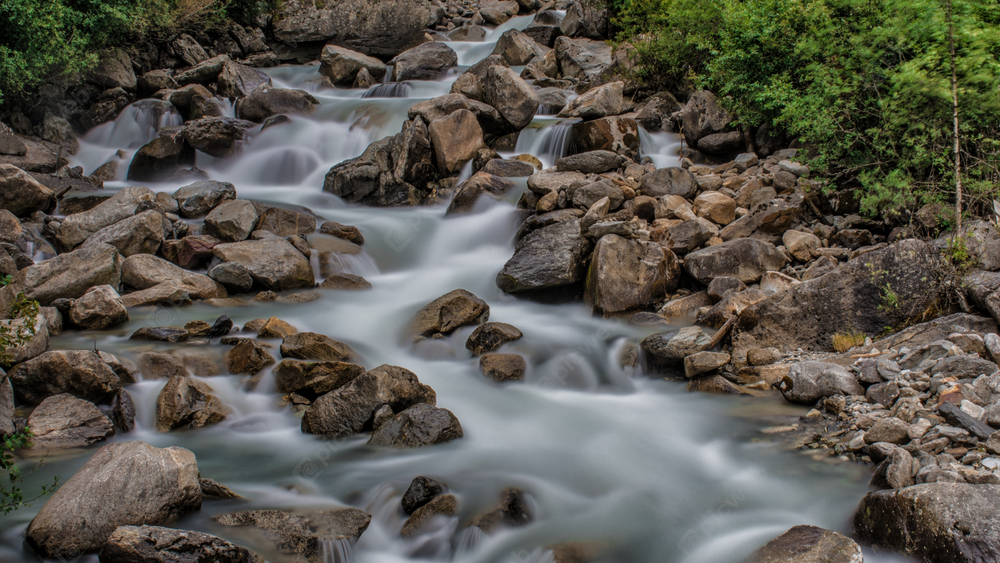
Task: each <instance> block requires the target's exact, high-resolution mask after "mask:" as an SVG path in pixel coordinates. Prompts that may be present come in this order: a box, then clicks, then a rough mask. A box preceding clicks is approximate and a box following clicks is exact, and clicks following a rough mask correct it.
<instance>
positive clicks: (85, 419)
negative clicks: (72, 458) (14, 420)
mask: <svg viewBox="0 0 1000 563" xmlns="http://www.w3.org/2000/svg"><path fill="white" fill-rule="evenodd" d="M28 427H30V428H31V432H32V434H34V437H33V438H32V439H31V447H32V449H36V450H38V449H59V448H80V447H84V446H89V445H90V444H93V443H94V442H98V441H100V440H104V439H106V438H110V437H111V436H114V435H115V428H114V425H112V424H111V420H109V419H108V417H107V416H105V415H104V413H102V412H101V410H100V409H98V408H97V407H96V406H94V403H91V402H90V401H84V400H82V399H77V398H76V397H74V396H73V395H70V394H69V393H60V394H59V395H53V396H51V397H47V398H46V399H45V400H44V401H42V402H41V404H39V405H38V406H37V407H35V410H33V411H31V416H29V417H28Z"/></svg>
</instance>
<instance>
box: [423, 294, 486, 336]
mask: <svg viewBox="0 0 1000 563" xmlns="http://www.w3.org/2000/svg"><path fill="white" fill-rule="evenodd" d="M489 318H490V306H489V305H487V304H486V302H485V301H483V300H482V299H480V298H478V297H476V296H475V295H473V294H472V293H470V292H468V291H466V290H464V289H456V290H454V291H451V292H448V293H446V294H444V295H442V296H441V297H438V298H437V299H435V300H434V301H431V302H430V303H428V304H427V305H425V306H424V307H423V308H421V309H420V310H419V311H417V314H416V315H415V316H414V319H413V321H412V322H411V323H410V329H409V334H411V335H413V336H433V335H434V334H438V333H441V334H450V333H451V332H452V331H454V330H455V329H456V328H459V327H462V326H466V325H481V324H483V323H484V322H486V321H487V320H489Z"/></svg>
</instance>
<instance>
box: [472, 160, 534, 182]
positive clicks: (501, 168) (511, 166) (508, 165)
mask: <svg viewBox="0 0 1000 563" xmlns="http://www.w3.org/2000/svg"><path fill="white" fill-rule="evenodd" d="M482 172H484V173H486V174H491V175H493V176H500V177H502V178H523V177H525V176H531V175H532V174H534V173H535V167H534V166H532V165H531V163H528V162H523V161H520V160H503V159H501V158H494V159H492V160H490V161H489V162H487V163H486V166H483V169H482Z"/></svg>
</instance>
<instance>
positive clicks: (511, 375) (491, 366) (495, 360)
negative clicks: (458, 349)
mask: <svg viewBox="0 0 1000 563" xmlns="http://www.w3.org/2000/svg"><path fill="white" fill-rule="evenodd" d="M479 369H480V370H481V371H482V372H483V375H485V376H486V378H487V379H491V380H493V381H496V382H497V383H503V382H505V381H522V380H524V372H525V371H526V370H527V369H528V364H527V362H525V361H524V357H523V356H521V355H519V354H497V353H486V354H483V355H482V356H481V357H480V358H479Z"/></svg>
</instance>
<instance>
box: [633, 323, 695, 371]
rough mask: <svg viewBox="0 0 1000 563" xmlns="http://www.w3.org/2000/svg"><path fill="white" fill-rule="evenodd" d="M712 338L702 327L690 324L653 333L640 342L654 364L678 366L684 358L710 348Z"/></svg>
mask: <svg viewBox="0 0 1000 563" xmlns="http://www.w3.org/2000/svg"><path fill="white" fill-rule="evenodd" d="M711 342H712V338H711V337H710V336H708V334H706V333H705V331H704V330H702V329H701V327H697V326H689V327H685V328H682V329H679V330H668V331H666V332H658V333H656V334H651V335H650V336H647V337H646V338H644V339H643V340H642V342H640V343H639V346H640V347H641V348H642V350H643V351H644V352H645V353H646V354H647V355H648V356H649V358H650V359H651V360H652V362H653V363H654V364H658V365H665V366H676V365H679V364H681V363H682V362H683V361H684V358H686V357H687V356H690V355H692V354H697V353H698V352H701V351H703V350H706V349H707V348H708V345H709V344H710V343H711Z"/></svg>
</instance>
